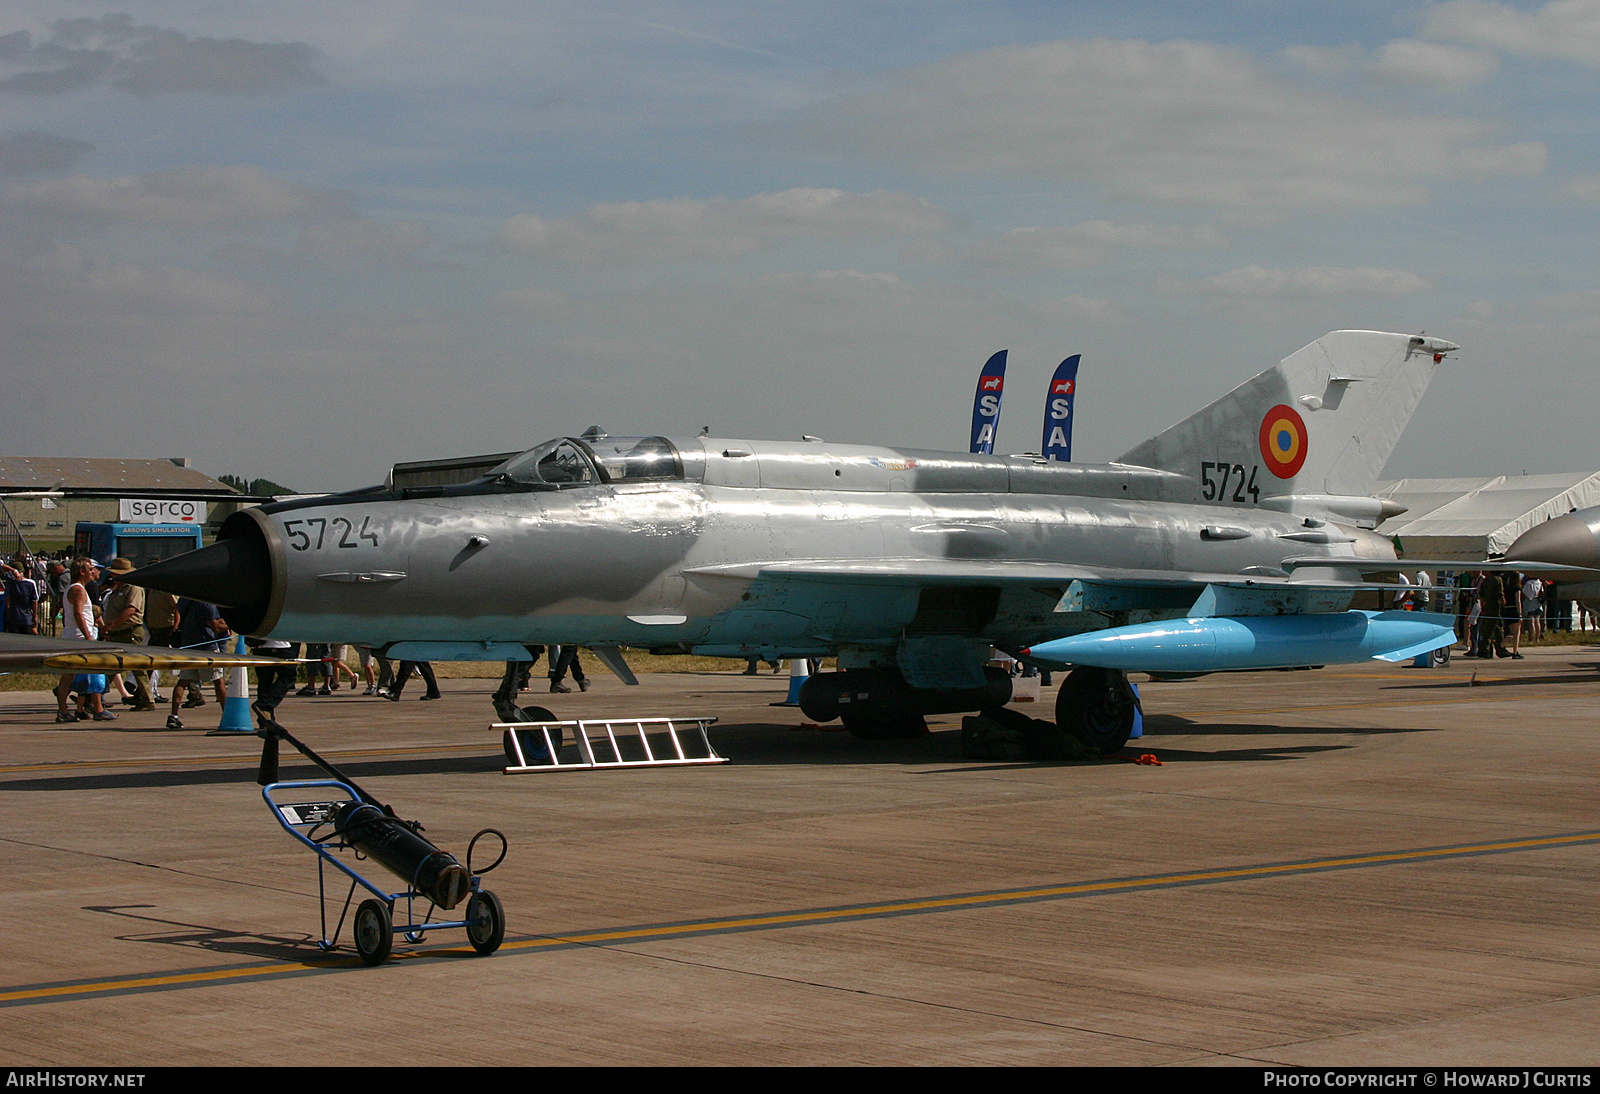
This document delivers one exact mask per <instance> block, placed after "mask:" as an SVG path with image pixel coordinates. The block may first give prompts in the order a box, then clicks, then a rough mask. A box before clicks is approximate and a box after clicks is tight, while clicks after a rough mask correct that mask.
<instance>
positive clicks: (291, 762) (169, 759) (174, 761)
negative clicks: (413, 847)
mask: <svg viewBox="0 0 1600 1094" xmlns="http://www.w3.org/2000/svg"><path fill="white" fill-rule="evenodd" d="M240 736H241V737H243V736H244V735H243V734H240ZM257 739H258V740H259V738H257ZM435 752H467V753H470V752H472V749H471V747H470V746H468V745H460V744H455V745H418V746H416V747H414V748H347V749H341V750H339V751H333V750H331V749H325V750H324V751H323V752H322V755H324V756H326V757H328V758H329V759H330V760H360V759H370V758H372V757H375V756H416V755H423V754H428V753H435ZM246 761H248V763H249V765H250V766H254V765H255V762H256V761H255V753H254V752H249V753H240V754H239V755H237V756H164V757H157V758H148V759H142V760H60V761H56V762H50V763H38V764H11V765H8V766H5V767H0V775H13V774H22V773H23V772H28V771H75V770H81V769H87V768H96V767H184V766H187V767H194V766H205V765H207V764H240V763H244V762H246ZM303 762H304V763H307V764H309V763H310V762H311V761H310V760H305V761H303ZM300 763H302V761H301V760H300V759H298V757H295V756H286V757H285V758H284V765H285V766H286V767H293V766H296V765H297V764H300Z"/></svg>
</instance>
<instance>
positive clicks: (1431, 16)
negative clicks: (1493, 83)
mask: <svg viewBox="0 0 1600 1094" xmlns="http://www.w3.org/2000/svg"><path fill="white" fill-rule="evenodd" d="M1422 30H1423V33H1424V34H1426V35H1428V37H1430V38H1445V39H1449V40H1451V41H1456V42H1468V43H1471V44H1472V45H1475V46H1483V47H1485V48H1487V49H1496V50H1501V51H1503V52H1505V53H1510V54H1513V55H1515V56H1519V57H1560V58H1564V59H1566V60H1571V61H1581V62H1583V63H1584V64H1589V65H1600V0H1550V3H1547V4H1545V5H1544V6H1543V7H1541V8H1537V9H1535V10H1533V11H1525V10H1523V9H1521V8H1516V7H1512V6H1511V5H1510V4H1501V3H1493V2H1490V0H1446V2H1445V3H1443V4H1435V5H1434V6H1433V7H1431V8H1429V9H1428V13H1427V17H1426V18H1425V19H1424V21H1423V25H1422Z"/></svg>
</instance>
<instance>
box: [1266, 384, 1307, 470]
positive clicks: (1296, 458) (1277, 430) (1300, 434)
mask: <svg viewBox="0 0 1600 1094" xmlns="http://www.w3.org/2000/svg"><path fill="white" fill-rule="evenodd" d="M1261 458H1262V459H1264V460H1266V461H1267V470H1268V471H1271V472H1272V473H1273V474H1274V475H1276V476H1278V478H1280V479H1292V478H1294V477H1295V476H1296V475H1298V474H1299V473H1300V467H1301V465H1303V464H1304V463H1305V462H1306V423H1305V421H1304V419H1302V418H1301V417H1300V415H1299V414H1298V413H1296V412H1295V410H1294V408H1293V407H1287V406H1284V405H1283V404H1282V403H1279V404H1278V405H1277V406H1275V407H1273V408H1272V409H1271V410H1269V411H1267V413H1266V416H1265V417H1264V418H1262V419H1261Z"/></svg>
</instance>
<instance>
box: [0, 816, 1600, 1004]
mask: <svg viewBox="0 0 1600 1094" xmlns="http://www.w3.org/2000/svg"><path fill="white" fill-rule="evenodd" d="M1592 843H1600V830H1597V831H1589V832H1569V833H1564V834H1561V835H1553V836H1535V837H1529V838H1526V839H1511V840H1496V841H1490V842H1481V843H1472V844H1457V845H1452V846H1448V847H1419V848H1412V849H1407V850H1400V851H1381V852H1375V853H1372V854H1364V855H1344V856H1339V857H1335V858H1322V859H1308V860H1302V861H1297V862H1269V863H1257V864H1254V865H1248V866H1236V867H1228V868H1223V869H1216V870H1191V871H1184V872H1177V873H1167V874H1151V875H1145V876H1141V877H1126V878H1107V879H1102V880H1096V881H1084V882H1071V883H1067V884H1063V885H1047V886H1039V887H1036V888H1026V889H1005V890H997V891H991V892H981V893H957V894H950V895H946V896H933V897H926V898H923V899H919V900H899V901H891V902H886V903H879V904H851V905H844V906H840V907H828V908H799V909H794V910H790V911H781V912H773V913H770V914H766V915H750V916H739V917H731V918H725V919H696V920H686V921H683V922H678V923H656V924H644V925H639V926H632V927H619V928H612V929H607V930H597V931H584V932H579V933H573V934H562V935H551V936H545V937H540V938H525V939H517V940H514V941H510V942H507V943H505V945H504V946H502V947H501V950H502V951H508V950H509V951H524V952H539V951H545V950H554V949H571V948H575V947H579V946H604V945H615V944H617V943H622V942H649V941H652V940H659V939H671V938H682V937H688V936H704V935H716V934H733V933H740V932H745V931H759V930H765V929H776V928H783V927H796V926H804V925H807V924H825V923H831V922H848V921H859V920H872V919H889V918H895V917H899V916H907V915H927V914H931V913H938V912H949V911H959V910H962V909H973V908H984V907H1001V906H1005V905H1010V904H1023V903H1032V902H1038V901H1050V900H1068V899H1072V898H1075V897H1084V896H1094V895H1099V894H1107V893H1118V892H1138V891H1144V890H1152V889H1171V888H1180V887H1183V886H1191V885H1215V884H1222V883H1226V882H1231V881H1252V880H1258V879H1262V878H1271V877H1280V876H1290V875H1296V874H1311V873H1325V872H1329V871H1334V870H1352V869H1364V868H1370V867H1376V866H1393V865H1401V864H1405V863H1414V862H1426V861H1440V860H1449V859H1457V858H1467V857H1471V856H1477V855H1495V854H1507V853H1511V852H1516V851H1535V850H1547V849H1550V848H1558V847H1567V846H1573V845H1580V844H1592ZM464 952H466V951H465V950H464V949H462V948H461V947H459V946H454V947H436V948H429V949H422V950H413V951H409V952H406V953H399V954H395V955H394V959H395V960H417V959H422V958H428V957H440V956H456V955H460V954H462V953H464ZM357 964H358V962H357V960H356V959H355V958H353V957H347V958H324V959H320V960H319V959H311V960H306V961H292V962H275V963H273V964H270V965H246V966H240V967H231V968H211V969H196V970H191V971H187V972H173V973H166V974H156V975H150V976H132V977H123V978H121V979H116V980H83V981H73V982H68V983H56V984H39V985H29V986H19V987H16V988H11V989H5V990H0V1007H11V1006H26V1005H29V1004H35V1003H44V1002H50V1001H53V1000H66V999H71V998H81V997H85V996H104V995H128V994H134V993H139V992H147V991H163V990H176V989H181V988H192V987H204V986H207V985H214V984H219V983H228V982H235V983H237V982H251V981H257V980H270V979H280V978H283V977H287V976H295V975H301V974H311V973H326V972H333V971H336V970H338V969H344V968H354V967H356V966H357Z"/></svg>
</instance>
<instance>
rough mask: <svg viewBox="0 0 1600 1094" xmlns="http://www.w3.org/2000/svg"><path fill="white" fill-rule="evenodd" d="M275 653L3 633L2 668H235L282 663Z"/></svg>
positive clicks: (89, 669)
mask: <svg viewBox="0 0 1600 1094" xmlns="http://www.w3.org/2000/svg"><path fill="white" fill-rule="evenodd" d="M281 664H283V662H282V661H280V660H278V659H276V658H271V657H252V656H250V655H248V654H231V653H212V652H210V651H209V650H207V651H204V652H202V651H200V650H173V649H167V648H166V647H164V646H138V645H133V644H123V643H118V642H91V641H88V640H86V639H82V638H47V637H44V636H42V635H36V634H0V672H62V673H65V672H134V671H137V670H142V669H203V668H233V667H235V666H238V665H247V666H248V665H281Z"/></svg>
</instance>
